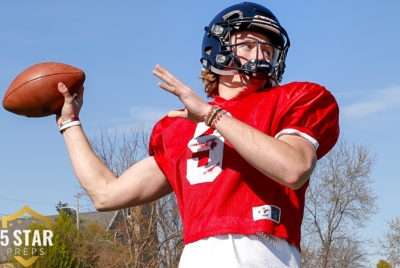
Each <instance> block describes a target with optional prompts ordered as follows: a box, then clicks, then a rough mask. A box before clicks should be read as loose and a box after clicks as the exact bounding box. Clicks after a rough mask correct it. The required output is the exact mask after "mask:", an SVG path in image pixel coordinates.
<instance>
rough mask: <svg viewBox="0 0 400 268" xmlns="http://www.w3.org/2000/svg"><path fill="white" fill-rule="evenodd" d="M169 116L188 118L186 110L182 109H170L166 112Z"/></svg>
mask: <svg viewBox="0 0 400 268" xmlns="http://www.w3.org/2000/svg"><path fill="white" fill-rule="evenodd" d="M168 116H169V117H181V118H188V116H187V110H186V109H185V110H183V111H170V112H169V113H168Z"/></svg>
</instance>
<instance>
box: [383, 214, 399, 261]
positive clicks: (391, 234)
mask: <svg viewBox="0 0 400 268" xmlns="http://www.w3.org/2000/svg"><path fill="white" fill-rule="evenodd" d="M388 225H389V231H388V232H387V233H386V234H385V238H384V241H383V242H382V245H383V249H384V251H385V253H386V256H387V258H388V261H389V262H390V263H391V264H392V265H393V266H395V267H397V266H400V218H399V217H395V218H393V219H391V220H389V221H388Z"/></svg>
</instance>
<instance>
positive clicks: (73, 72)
mask: <svg viewBox="0 0 400 268" xmlns="http://www.w3.org/2000/svg"><path fill="white" fill-rule="evenodd" d="M84 81H85V73H84V72H83V71H82V70H80V69H78V68H76V67H73V66H70V65H67V64H63V63H57V62H43V63H39V64H35V65H33V66H31V67H29V68H27V69H25V70H24V71H23V72H22V73H20V74H19V75H18V76H17V77H16V78H15V79H14V81H13V82H12V83H11V85H10V86H9V87H8V89H7V91H6V93H5V95H4V98H3V107H4V108H5V109H6V110H8V111H10V112H12V113H15V114H19V115H24V116H27V117H43V116H48V115H51V114H56V113H58V112H59V111H61V108H62V106H63V103H64V98H63V96H62V95H61V94H60V92H58V89H57V85H58V82H63V83H64V84H65V85H66V86H67V87H68V89H69V92H70V93H71V95H73V94H75V93H76V92H77V91H78V90H79V89H80V88H81V86H82V85H83V82H84Z"/></svg>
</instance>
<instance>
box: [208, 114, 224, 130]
mask: <svg viewBox="0 0 400 268" xmlns="http://www.w3.org/2000/svg"><path fill="white" fill-rule="evenodd" d="M225 114H227V111H225V110H223V109H221V110H219V111H218V112H217V113H216V115H215V117H214V119H213V120H212V121H211V128H213V129H215V125H216V124H217V122H218V121H219V120H220V119H221V117H222V116H223V115H225Z"/></svg>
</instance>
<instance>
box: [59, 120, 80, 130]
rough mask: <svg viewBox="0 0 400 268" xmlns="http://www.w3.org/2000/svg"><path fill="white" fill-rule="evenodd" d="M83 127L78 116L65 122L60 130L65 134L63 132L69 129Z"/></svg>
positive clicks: (60, 126)
mask: <svg viewBox="0 0 400 268" xmlns="http://www.w3.org/2000/svg"><path fill="white" fill-rule="evenodd" d="M79 125H81V121H79V118H78V117H77V116H74V117H72V118H70V119H68V120H65V121H64V122H62V123H61V124H60V125H59V126H58V130H59V131H60V133H61V134H62V133H63V130H66V129H67V128H70V127H73V126H79Z"/></svg>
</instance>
